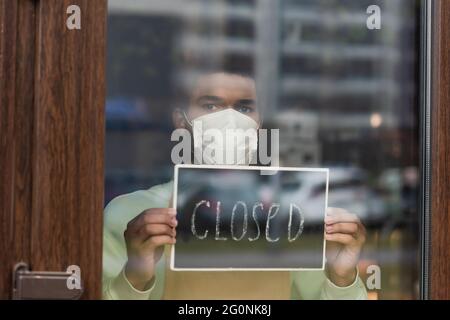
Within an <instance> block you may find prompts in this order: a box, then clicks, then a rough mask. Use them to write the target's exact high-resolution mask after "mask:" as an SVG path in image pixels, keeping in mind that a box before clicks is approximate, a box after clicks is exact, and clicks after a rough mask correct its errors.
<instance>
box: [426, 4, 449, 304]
mask: <svg viewBox="0 0 450 320" xmlns="http://www.w3.org/2000/svg"><path fill="white" fill-rule="evenodd" d="M433 5H434V7H433V8H432V21H431V22H432V24H431V28H432V36H431V92H430V93H431V128H430V129H431V193H430V195H431V203H430V204H431V212H430V218H431V219H430V228H431V229H430V239H429V240H430V251H429V259H430V264H429V268H430V278H429V298H431V299H450V40H449V39H450V0H433Z"/></svg>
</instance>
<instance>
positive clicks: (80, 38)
mask: <svg viewBox="0 0 450 320" xmlns="http://www.w3.org/2000/svg"><path fill="white" fill-rule="evenodd" d="M72 4H77V5H79V6H80V8H81V10H82V29H81V30H77V31H69V30H67V28H66V26H65V22H66V18H67V14H66V8H67V7H68V6H69V5H72ZM106 13H107V8H106V0H96V1H89V0H80V1H61V0H40V1H36V0H21V1H11V0H0V31H1V32H0V103H1V104H0V261H1V263H0V299H8V298H11V291H12V283H11V282H12V281H11V280H12V279H11V278H12V277H11V274H12V273H11V271H12V268H13V266H14V264H15V263H17V262H19V261H25V262H27V263H29V264H30V266H31V268H32V269H33V270H45V271H48V270H51V271H62V270H66V268H67V267H68V266H69V265H72V264H76V265H79V266H80V267H81V272H82V279H83V281H84V285H85V288H86V291H85V294H84V298H86V299H94V298H101V262H102V223H103V222H102V211H103V183H104V182H103V140H104V102H105V82H104V81H105V74H104V73H105V70H104V68H105V50H106V46H105V41H106Z"/></svg>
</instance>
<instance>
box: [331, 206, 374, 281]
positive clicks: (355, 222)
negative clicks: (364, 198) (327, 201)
mask: <svg viewBox="0 0 450 320" xmlns="http://www.w3.org/2000/svg"><path fill="white" fill-rule="evenodd" d="M325 239H326V240H327V250H326V256H327V272H328V277H329V279H330V280H331V281H332V282H333V283H334V284H336V285H337V286H340V287H346V286H349V285H351V284H352V283H353V282H354V281H355V278H356V274H357V273H356V267H357V265H358V260H359V255H360V253H361V249H362V247H363V245H364V242H365V241H366V229H365V228H364V225H363V224H362V223H361V221H360V220H359V218H358V217H357V216H356V215H355V214H352V213H349V212H348V211H346V210H344V209H340V208H328V209H327V216H326V217H325Z"/></svg>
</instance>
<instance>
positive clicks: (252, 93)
mask: <svg viewBox="0 0 450 320" xmlns="http://www.w3.org/2000/svg"><path fill="white" fill-rule="evenodd" d="M227 108H232V109H234V110H236V111H238V112H241V113H242V114H244V115H246V116H248V117H250V118H252V119H253V120H255V121H256V122H257V123H260V115H259V112H258V110H257V107H256V90H255V83H254V81H253V80H252V79H250V78H246V77H242V76H239V75H233V74H225V73H216V74H211V75H207V76H204V77H202V78H201V79H200V80H199V81H198V83H197V85H196V87H195V88H194V90H193V91H192V95H191V98H190V101H189V107H188V109H187V112H186V114H187V116H188V118H189V119H190V120H193V119H195V118H197V117H200V116H202V115H205V114H208V113H212V112H218V111H222V110H225V109H227Z"/></svg>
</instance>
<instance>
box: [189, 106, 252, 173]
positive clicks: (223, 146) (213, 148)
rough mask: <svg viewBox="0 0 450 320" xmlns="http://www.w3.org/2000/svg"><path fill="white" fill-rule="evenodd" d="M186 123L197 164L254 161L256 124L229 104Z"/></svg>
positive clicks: (249, 162)
mask: <svg viewBox="0 0 450 320" xmlns="http://www.w3.org/2000/svg"><path fill="white" fill-rule="evenodd" d="M185 117H186V115H185ZM186 120H188V119H187V117H186ZM188 122H189V120H188ZM189 123H190V124H191V126H192V134H193V137H194V162H195V163H196V164H209V165H249V164H254V163H256V155H257V148H258V127H259V126H258V123H256V121H255V120H253V119H252V118H250V117H248V116H246V115H244V114H242V113H240V112H238V111H236V110H234V109H230V108H228V109H225V110H223V111H218V112H214V113H209V114H206V115H203V116H200V117H198V118H195V119H193V120H192V122H189Z"/></svg>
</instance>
